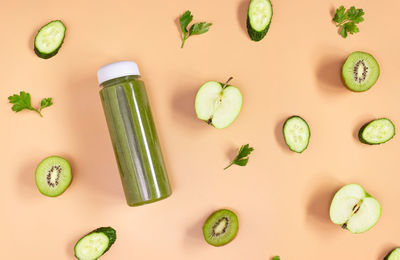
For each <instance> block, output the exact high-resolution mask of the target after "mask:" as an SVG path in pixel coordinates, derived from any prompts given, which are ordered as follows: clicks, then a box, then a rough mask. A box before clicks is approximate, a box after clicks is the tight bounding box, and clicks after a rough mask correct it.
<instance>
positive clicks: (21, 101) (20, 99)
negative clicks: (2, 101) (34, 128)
mask: <svg viewBox="0 0 400 260" xmlns="http://www.w3.org/2000/svg"><path fill="white" fill-rule="evenodd" d="M8 100H9V102H10V104H13V106H12V107H11V110H12V111H15V112H19V111H22V110H24V109H27V110H32V111H35V112H36V113H38V114H39V115H40V116H43V115H42V113H41V111H42V109H43V108H45V107H49V106H51V105H53V101H52V98H44V99H42V101H41V102H40V108H39V109H36V108H34V107H32V105H31V95H30V94H29V93H27V92H25V91H21V92H19V95H17V94H14V95H12V96H9V97H8Z"/></svg>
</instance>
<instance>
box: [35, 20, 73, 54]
mask: <svg viewBox="0 0 400 260" xmlns="http://www.w3.org/2000/svg"><path fill="white" fill-rule="evenodd" d="M65 31H66V27H65V25H64V24H63V22H61V21H60V20H55V21H51V22H49V23H48V24H46V25H44V26H42V28H40V29H39V31H38V33H37V34H36V37H35V43H34V51H35V53H36V55H37V56H38V57H40V58H42V59H48V58H51V57H53V56H54V55H56V54H57V53H58V51H59V50H60V48H61V45H62V44H63V42H64V38H65Z"/></svg>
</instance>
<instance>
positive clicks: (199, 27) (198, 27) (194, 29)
mask: <svg viewBox="0 0 400 260" xmlns="http://www.w3.org/2000/svg"><path fill="white" fill-rule="evenodd" d="M211 25H212V24H211V23H205V22H203V23H195V24H193V25H192V26H191V27H190V29H189V36H191V35H199V34H203V33H206V32H208V30H209V28H210V26H211Z"/></svg>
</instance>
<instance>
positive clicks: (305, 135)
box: [283, 116, 311, 153]
mask: <svg viewBox="0 0 400 260" xmlns="http://www.w3.org/2000/svg"><path fill="white" fill-rule="evenodd" d="M283 136H284V137H285V142H286V144H287V146H288V147H289V149H290V150H291V151H293V152H296V153H302V152H303V151H304V150H305V149H307V146H308V143H309V141H310V136H311V132H310V127H309V126H308V124H307V122H306V121H305V120H304V119H303V118H301V117H299V116H292V117H289V118H288V119H287V120H286V122H285V124H284V125H283Z"/></svg>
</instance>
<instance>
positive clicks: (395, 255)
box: [384, 247, 400, 260]
mask: <svg viewBox="0 0 400 260" xmlns="http://www.w3.org/2000/svg"><path fill="white" fill-rule="evenodd" d="M384 260H400V248H399V247H398V248H396V249H394V250H392V251H391V252H390V253H389V254H388V255H387V256H386V257H385V259H384Z"/></svg>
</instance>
